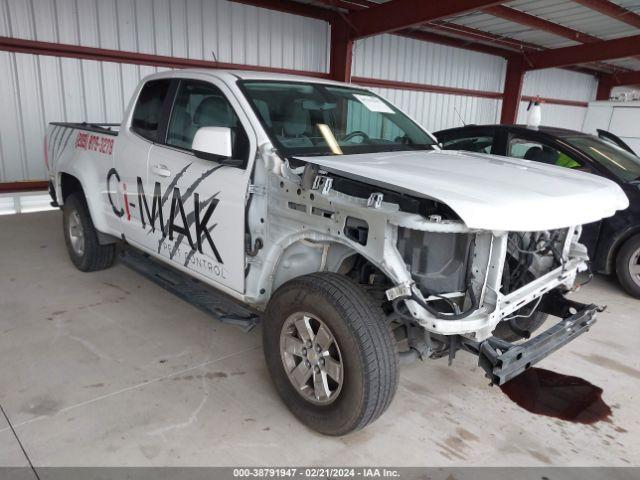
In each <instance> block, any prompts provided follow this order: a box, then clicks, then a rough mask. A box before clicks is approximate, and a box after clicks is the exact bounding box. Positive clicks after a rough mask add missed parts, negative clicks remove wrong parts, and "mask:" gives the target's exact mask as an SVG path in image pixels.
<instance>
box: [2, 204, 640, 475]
mask: <svg viewBox="0 0 640 480" xmlns="http://www.w3.org/2000/svg"><path fill="white" fill-rule="evenodd" d="M60 223H61V218H60V213H59V212H47V213H34V214H25V215H13V216H5V217H0V245H2V248H1V250H0V271H1V272H2V275H0V404H1V405H2V406H3V408H4V410H5V411H6V414H7V415H8V417H9V419H10V420H11V422H12V424H13V425H14V427H15V429H16V432H17V435H18V437H19V438H20V440H21V442H22V444H23V446H24V448H25V450H26V452H27V454H28V455H29V457H30V459H31V461H32V462H33V463H34V464H35V465H36V466H70V465H73V466H85V465H86V466H107V465H127V466H131V465H143V466H150V465H153V466H164V465H176V466H177V465H199V466H205V465H227V466H231V465H291V464H292V465H323V464H327V463H329V464H331V465H342V464H344V465H365V466H369V465H394V466H423V465H430V466H447V465H457V466H464V465H491V466H512V465H513V466H528V465H574V466H578V465H579V466H593V465H608V466H615V465H618V466H629V465H640V436H639V435H638V433H639V431H640V429H639V423H640V422H639V420H640V410H639V409H638V402H639V399H640V395H639V394H640V382H639V381H638V380H639V378H640V360H639V358H638V354H637V350H636V348H637V345H638V344H639V343H640V335H639V331H640V329H639V328H638V326H639V323H638V322H640V318H639V315H638V306H640V302H639V301H637V300H634V299H632V298H630V297H628V296H626V295H625V294H624V293H622V292H621V291H620V290H619V288H618V287H617V286H616V285H615V284H614V283H613V282H611V281H610V280H609V279H606V278H596V279H595V280H594V281H593V282H592V283H591V284H590V285H588V286H587V287H585V288H583V290H582V291H581V292H580V293H579V294H577V295H576V297H578V298H579V299H583V300H584V299H586V300H588V301H591V302H596V303H600V304H607V305H608V306H609V308H608V310H607V311H606V312H605V313H603V314H601V315H600V317H599V322H598V323H597V324H596V325H595V326H594V328H593V329H592V331H591V332H590V333H588V334H587V335H584V336H582V337H580V338H579V339H578V340H576V341H575V342H573V343H571V344H570V345H569V346H567V347H565V348H564V349H562V350H561V351H559V352H557V353H556V354H554V355H553V356H551V357H550V358H547V359H545V360H544V361H543V362H542V363H541V364H540V366H542V367H544V368H547V369H551V370H558V371H560V372H562V373H565V374H568V375H575V376H580V377H583V378H584V379H586V380H588V381H590V382H592V383H594V384H595V385H598V386H600V387H602V388H603V389H604V394H603V396H604V399H605V401H606V402H607V403H608V404H609V405H610V406H612V408H613V412H614V413H613V416H612V418H611V420H610V422H600V423H597V424H595V425H592V426H585V425H577V424H572V423H568V422H564V421H560V420H556V419H552V418H549V417H543V416H536V415H533V414H530V413H528V412H526V411H524V410H522V409H521V408H520V407H518V406H517V405H515V404H514V403H512V402H511V401H510V400H509V399H508V398H507V397H506V396H505V395H504V394H503V393H502V392H501V391H500V389H498V388H494V387H488V386H487V381H486V379H485V378H484V377H483V375H482V374H481V372H480V371H479V370H478V368H477V367H476V364H475V359H474V358H473V357H472V356H470V355H468V354H466V353H459V355H458V358H457V359H456V361H455V363H454V365H453V367H448V366H447V363H446V360H445V359H442V360H437V361H429V362H426V363H423V364H416V365H412V366H409V367H403V371H402V379H401V382H400V387H399V389H398V393H397V395H396V397H395V400H394V402H393V404H392V405H391V407H390V409H389V410H388V411H387V412H386V413H385V414H384V416H383V417H382V418H380V419H379V420H378V421H377V422H376V423H374V424H373V425H371V426H369V427H368V428H366V429H365V430H364V431H361V432H358V433H355V434H352V435H349V436H346V437H344V438H328V437H324V436H321V435H318V434H316V433H314V432H312V431H310V430H308V429H306V428H305V427H304V426H302V425H301V424H300V423H298V422H297V421H296V420H295V419H294V418H293V417H292V416H291V415H290V414H289V412H288V411H287V410H286V408H285V407H284V405H283V404H282V403H281V402H280V400H279V398H278V397H277V395H276V393H275V391H274V389H273V387H272V386H271V383H270V380H269V377H268V375H267V371H266V368H265V365H264V361H263V357H262V350H261V347H260V330H259V329H256V330H255V331H253V332H251V333H249V334H245V333H242V332H241V331H240V330H239V329H238V328H237V327H233V326H226V325H222V324H220V323H217V322H216V321H215V320H212V319H211V318H210V317H208V316H206V315H204V314H203V313H201V312H200V311H198V310H196V309H195V308H193V307H192V306H190V305H188V304H186V303H184V302H182V301H181V300H179V299H177V298H175V297H174V296H172V295H171V294H169V293H167V292H165V291H164V290H162V289H161V288H159V287H157V286H156V285H154V284H152V283H150V282H148V281H147V280H145V279H143V278H142V277H140V276H138V275H137V274H136V273H134V272H132V271H130V270H129V269H127V268H126V267H124V266H122V265H116V266H115V267H114V268H111V269H109V270H106V271H102V272H98V273H92V274H84V273H81V272H79V271H77V270H76V269H75V268H74V267H73V266H72V265H71V263H70V262H69V260H68V259H67V253H66V251H65V247H64V242H63V238H62V233H61V226H60ZM634 352H635V353H634ZM25 464H26V458H25V456H24V454H23V453H22V451H21V449H20V447H19V445H18V443H17V441H16V438H15V436H14V435H13V433H12V431H11V430H10V429H9V426H8V424H7V422H6V421H5V420H4V418H2V417H1V416H0V466H21V465H25Z"/></svg>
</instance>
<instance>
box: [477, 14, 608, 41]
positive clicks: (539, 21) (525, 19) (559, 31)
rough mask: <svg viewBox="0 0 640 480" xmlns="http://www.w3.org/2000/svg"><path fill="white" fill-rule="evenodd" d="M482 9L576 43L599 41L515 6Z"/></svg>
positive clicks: (596, 38)
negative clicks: (517, 8)
mask: <svg viewBox="0 0 640 480" xmlns="http://www.w3.org/2000/svg"><path fill="white" fill-rule="evenodd" d="M482 11H483V12H484V13H487V14H489V15H493V16H494V17H499V18H502V19H504V20H508V21H510V22H514V23H519V24H520V25H524V26H526V27H531V28H533V29H535V30H542V31H544V32H548V33H552V34H554V35H557V36H559V37H563V38H567V39H569V40H573V41H574V42H578V43H594V42H599V41H600V39H599V38H598V37H594V36H592V35H587V34H586V33H582V32H579V31H578V30H574V29H572V28H569V27H565V26H564V25H560V24H557V23H554V22H550V21H549V20H545V19H544V18H540V17H536V16H534V15H531V14H529V13H525V12H522V11H520V10H516V9H515V8H509V7H505V6H503V5H496V6H494V7H488V8H483V9H482Z"/></svg>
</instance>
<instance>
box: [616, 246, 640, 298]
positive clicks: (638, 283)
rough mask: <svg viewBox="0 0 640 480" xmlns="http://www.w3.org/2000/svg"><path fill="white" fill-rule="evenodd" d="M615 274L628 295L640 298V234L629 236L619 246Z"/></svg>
mask: <svg viewBox="0 0 640 480" xmlns="http://www.w3.org/2000/svg"><path fill="white" fill-rule="evenodd" d="M616 275H617V276H618V281H619V282H620V284H621V285H622V288H624V289H625V290H626V292H627V293H628V294H629V295H632V296H634V297H636V298H640V235H636V236H635V237H631V238H630V239H629V240H627V241H626V242H625V243H624V244H623V245H622V247H621V248H620V251H619V252H618V256H617V257H616Z"/></svg>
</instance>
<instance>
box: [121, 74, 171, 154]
mask: <svg viewBox="0 0 640 480" xmlns="http://www.w3.org/2000/svg"><path fill="white" fill-rule="evenodd" d="M170 85H171V80H170V79H163V80H152V81H150V82H147V83H146V84H145V86H144V87H142V90H141V92H140V95H139V97H138V103H137V104H136V107H135V109H134V111H133V117H132V120H131V130H133V131H134V132H136V133H137V134H138V135H140V136H142V137H144V138H146V139H148V140H151V141H153V142H155V141H158V135H159V133H160V123H161V120H162V107H163V106H164V101H165V98H166V97H167V93H168V92H169V87H170Z"/></svg>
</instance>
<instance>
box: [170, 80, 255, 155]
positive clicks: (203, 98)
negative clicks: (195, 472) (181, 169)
mask: <svg viewBox="0 0 640 480" xmlns="http://www.w3.org/2000/svg"><path fill="white" fill-rule="evenodd" d="M202 127H227V128H229V129H231V138H232V156H233V158H234V159H242V160H246V159H247V158H248V157H249V138H248V137H247V133H246V132H245V130H244V127H243V126H242V124H241V123H240V119H239V118H238V115H237V114H236V112H235V111H234V110H233V107H232V106H231V104H230V103H229V101H228V100H227V98H226V97H225V96H224V94H223V93H222V91H221V90H220V89H219V88H218V87H216V86H214V85H211V84H210V83H206V82H200V81H196V80H183V81H182V82H180V87H179V89H178V95H177V97H176V101H175V104H174V105H173V110H172V112H171V119H170V120H169V128H168V130H167V144H168V145H171V146H174V147H178V148H183V149H185V150H191V144H192V143H193V137H195V135H196V132H197V131H198V129H199V128H202Z"/></svg>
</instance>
